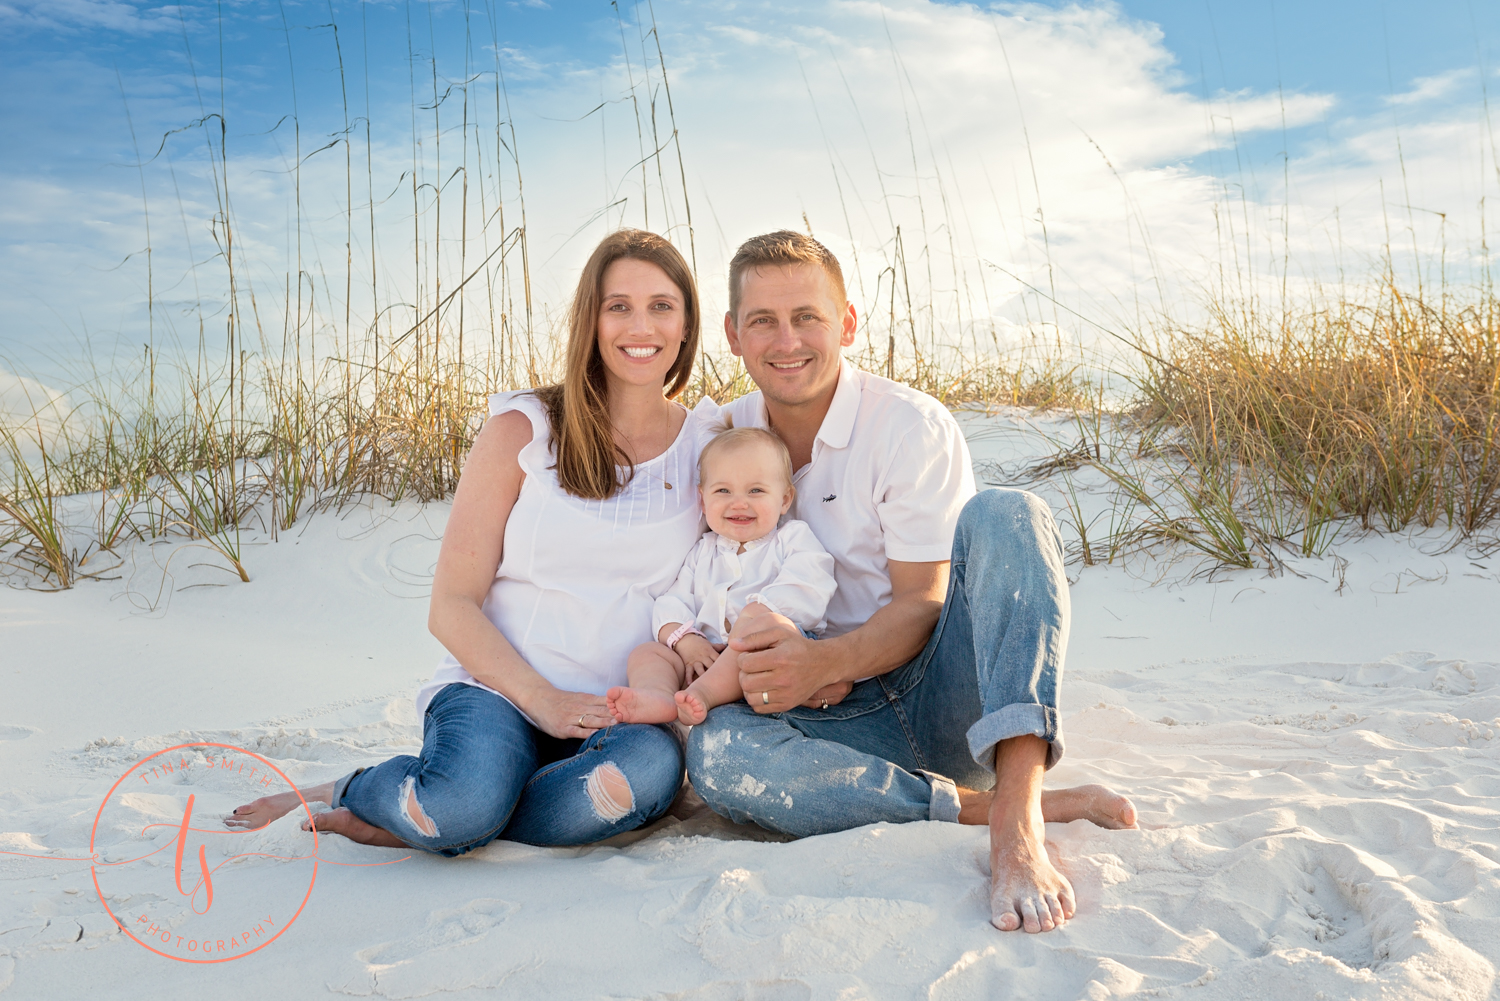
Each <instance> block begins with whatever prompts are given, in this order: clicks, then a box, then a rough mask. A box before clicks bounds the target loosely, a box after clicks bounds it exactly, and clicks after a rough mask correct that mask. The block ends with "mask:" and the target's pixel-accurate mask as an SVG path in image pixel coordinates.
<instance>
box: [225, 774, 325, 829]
mask: <svg viewBox="0 0 1500 1001" xmlns="http://www.w3.org/2000/svg"><path fill="white" fill-rule="evenodd" d="M304 799H305V800H307V802H309V803H313V802H318V803H331V802H333V783H332V782H324V783H323V784H322V785H320V786H313V787H312V788H311V789H309V790H307V792H305V793H303V794H302V795H301V796H298V795H297V794H296V793H294V792H279V793H277V794H276V795H274V796H262V797H261V798H260V799H257V800H255V801H253V802H250V803H246V804H245V805H243V806H237V807H235V808H234V812H233V813H231V814H229V815H228V816H226V817H225V818H224V826H225V827H228V828H230V829H231V830H236V831H258V830H260V829H261V828H262V827H265V826H266V825H267V824H269V823H270V822H271V821H273V820H280V819H281V818H282V817H285V816H286V815H287V814H289V813H291V812H292V811H293V810H295V809H297V807H299V806H301V805H302V801H303V800H304Z"/></svg>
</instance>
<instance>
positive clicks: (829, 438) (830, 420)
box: [817, 358, 860, 448]
mask: <svg viewBox="0 0 1500 1001" xmlns="http://www.w3.org/2000/svg"><path fill="white" fill-rule="evenodd" d="M859 390H860V387H859V372H857V371H856V370H855V368H854V366H852V365H850V364H849V363H848V362H847V361H846V360H844V359H843V358H840V359H839V382H838V386H837V388H835V389H834V391H833V402H832V403H830V404H829V405H828V413H826V414H824V415H823V424H822V426H821V427H819V428H818V436H817V440H818V441H821V442H822V443H823V444H825V445H827V446H828V447H829V448H844V447H845V446H846V445H848V444H849V436H850V435H852V434H853V433H854V417H855V415H856V414H858V413H859Z"/></svg>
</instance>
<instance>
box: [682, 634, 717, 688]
mask: <svg viewBox="0 0 1500 1001" xmlns="http://www.w3.org/2000/svg"><path fill="white" fill-rule="evenodd" d="M677 656H679V657H681V658H682V662H683V663H684V664H686V665H687V680H688V681H694V680H696V679H697V678H699V677H701V676H702V675H703V674H704V673H705V672H706V671H707V670H708V669H709V668H710V667H712V666H713V663H714V661H715V660H718V659H719V654H718V651H716V650H715V649H714V645H713V644H712V643H710V642H709V641H708V640H706V639H704V638H703V637H702V636H694V635H691V634H689V635H687V636H684V637H683V638H682V639H680V640H678V641H677Z"/></svg>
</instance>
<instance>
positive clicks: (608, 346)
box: [225, 230, 718, 855]
mask: <svg viewBox="0 0 1500 1001" xmlns="http://www.w3.org/2000/svg"><path fill="white" fill-rule="evenodd" d="M699 326H700V315H699V307H698V298H697V292H696V290H695V288H694V285H693V279H692V275H691V273H690V272H689V271H688V268H687V264H686V263H685V262H684V261H683V259H682V255H681V254H679V253H678V252H677V250H676V248H674V247H673V246H672V245H671V244H669V243H668V242H667V241H666V240H664V239H662V238H661V237H658V236H655V235H654V234H651V233H645V232H641V231H639V230H624V231H621V232H619V233H615V234H613V235H611V236H609V237H607V238H605V240H604V242H603V243H601V244H600V245H599V246H598V248H597V249H595V251H594V253H593V256H592V257H590V258H589V261H588V264H587V265H586V266H585V267H584V270H583V274H582V275H581V276H580V277H579V280H578V290H577V293H576V294H575V296H574V300H573V308H572V312H571V315H570V322H569V332H568V355H567V372H566V375H565V377H564V379H563V382H562V383H561V385H557V386H548V387H545V388H543V389H539V390H536V391H535V392H518V393H502V394H499V395H497V396H495V397H492V398H491V399H490V415H491V416H490V419H489V421H488V422H487V423H486V424H485V426H484V430H483V431H482V432H481V433H480V435H479V437H478V438H477V439H475V442H474V447H473V449H472V450H471V451H470V452H469V458H468V461H467V463H466V464H465V466H464V471H463V477H462V478H461V479H460V481H459V484H458V491H457V494H456V495H455V497H454V499H453V511H452V514H451V515H450V517H449V519H448V527H447V529H446V531H444V533H443V544H442V550H441V552H440V554H439V556H438V565H437V573H436V575H435V576H434V578H433V589H432V604H431V610H430V612H429V615H428V627H429V628H430V629H431V631H432V634H433V635H434V636H436V637H437V638H438V640H439V641H441V642H442V644H443V646H444V647H446V648H447V649H448V651H449V656H448V657H447V659H446V660H445V661H444V662H443V664H442V666H440V667H439V668H438V670H437V672H436V674H435V675H434V677H433V679H432V681H431V682H429V683H428V684H427V685H426V686H424V687H423V688H422V689H421V691H420V692H419V693H418V695H417V710H418V712H420V713H422V714H423V731H422V754H421V757H411V756H409V755H403V756H401V757H397V758H392V759H391V760H389V761H386V762H384V763H383V764H380V765H377V766H375V767H373V768H367V769H359V770H358V771H355V772H354V773H352V774H350V775H346V776H344V777H343V778H341V779H339V780H338V781H336V782H330V783H327V784H325V785H322V786H318V787H315V788H313V789H311V790H310V791H308V793H307V794H306V797H307V799H308V800H313V799H318V800H321V801H323V802H326V803H328V804H329V805H330V806H332V807H333V808H334V809H333V810H332V811H331V812H329V813H325V814H319V815H318V817H317V826H318V829H319V830H321V831H333V832H336V833H339V834H343V835H344V836H346V837H348V838H351V839H353V840H355V841H358V842H361V843H363V844H372V845H387V846H393V847H394V846H404V845H411V846H414V847H418V848H424V849H427V850H428V851H433V852H439V853H441V854H444V855H461V854H463V853H465V852H468V851H472V850H473V849H475V848H478V847H480V846H481V845H485V844H488V843H489V842H490V841H492V840H494V839H495V838H497V837H503V838H505V839H506V840H509V841H521V842H525V843H527V844H533V845H579V844H587V843H589V842H593V841H598V840H600V839H601V838H607V837H610V836H611V835H614V834H619V833H621V832H622V831H628V830H631V829H633V828H636V827H639V826H641V825H642V824H646V823H649V822H651V821H652V820H654V819H656V818H657V817H659V816H661V815H662V814H663V813H665V812H666V810H667V807H668V806H670V805H671V803H672V800H673V798H674V797H675V796H676V793H677V789H678V786H679V784H680V783H681V780H682V765H683V761H682V750H681V747H680V746H679V744H678V742H677V739H676V738H675V737H674V736H673V734H672V733H671V732H670V731H668V730H667V729H665V728H663V727H660V726H654V725H647V724H616V723H615V722H614V719H613V717H611V716H610V713H609V710H608V709H607V708H606V706H605V699H604V693H605V692H606V691H607V690H608V689H609V688H610V687H612V686H614V685H622V684H624V683H625V663H626V659H627V658H628V656H629V654H630V651H631V650H632V649H633V648H634V647H635V646H636V645H637V644H639V643H643V642H646V641H647V640H650V639H651V638H652V637H651V635H650V633H651V608H652V603H653V601H654V600H655V598H656V597H657V596H658V595H659V594H661V593H662V592H664V591H665V590H666V589H667V588H668V587H670V586H671V583H672V580H673V578H674V577H675V576H676V573H677V569H678V567H679V566H680V565H681V563H682V559H683V557H684V556H685V555H686V554H687V552H688V550H689V549H691V548H692V546H693V544H694V543H695V542H696V541H697V539H698V537H699V536H700V535H701V533H702V530H703V529H702V516H701V514H700V512H699V509H698V498H697V491H696V490H695V489H694V476H695V473H694V468H695V465H696V463H697V460H698V452H699V450H700V449H701V448H702V446H703V444H704V443H706V441H707V440H708V438H709V437H711V435H712V431H713V425H714V424H715V423H716V421H717V417H718V409H717V408H716V407H715V406H714V405H713V403H712V402H711V401H707V400H705V401H704V402H703V403H702V404H700V406H699V408H698V410H696V411H694V412H692V413H689V412H688V410H687V409H686V408H684V407H683V406H681V405H680V404H677V403H674V402H672V398H674V397H676V396H677V395H678V394H679V393H681V392H682V390H683V388H684V387H685V386H686V385H687V383H688V379H689V376H690V374H691V371H692V366H693V356H694V354H695V352H696V351H697V347H698V337H699ZM298 803H299V800H298V799H297V797H296V794H295V793H287V794H281V795H279V796H269V797H266V798H264V799H260V800H256V801H255V802H253V803H249V804H247V805H245V806H241V807H239V808H238V809H236V810H235V811H234V813H233V814H232V815H231V816H230V817H228V818H226V819H225V823H226V824H227V825H229V826H231V827H238V828H244V829H254V828H258V827H262V826H264V825H265V824H267V823H269V822H270V821H272V820H274V819H276V818H277V817H280V816H282V815H284V814H285V813H287V812H289V811H290V810H291V809H293V808H294V807H295V806H297V805H298ZM303 826H304V828H305V827H307V826H308V824H307V823H306V822H304V824H303Z"/></svg>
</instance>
